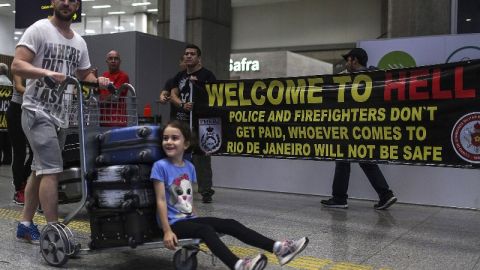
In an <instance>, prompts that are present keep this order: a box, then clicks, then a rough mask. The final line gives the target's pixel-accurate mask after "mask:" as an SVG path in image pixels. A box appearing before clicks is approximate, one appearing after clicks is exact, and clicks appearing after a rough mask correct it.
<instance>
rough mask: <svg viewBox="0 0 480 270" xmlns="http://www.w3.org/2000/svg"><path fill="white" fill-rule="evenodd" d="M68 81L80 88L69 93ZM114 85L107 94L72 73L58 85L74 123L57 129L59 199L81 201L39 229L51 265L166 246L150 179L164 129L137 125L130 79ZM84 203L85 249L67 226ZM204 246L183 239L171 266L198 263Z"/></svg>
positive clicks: (44, 254) (193, 266)
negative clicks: (87, 234) (60, 163)
mask: <svg viewBox="0 0 480 270" xmlns="http://www.w3.org/2000/svg"><path fill="white" fill-rule="evenodd" d="M82 84H83V85H87V84H88V83H82ZM68 85H74V86H75V89H76V90H75V91H67V90H66V89H67V86H68ZM93 89H94V88H93ZM109 91H110V94H109V95H108V96H104V95H99V94H98V92H97V91H96V90H91V89H89V88H88V89H87V88H85V89H83V88H82V85H81V84H80V82H79V81H78V80H76V79H75V78H73V77H67V79H66V80H65V81H64V82H63V83H62V85H60V86H59V87H58V92H59V93H62V95H61V96H63V104H62V106H64V111H65V112H66V115H65V119H66V121H68V123H69V126H68V127H65V129H63V131H62V132H60V134H59V138H60V141H61V143H62V142H63V144H64V145H65V147H64V151H63V153H62V155H63V157H64V160H65V161H66V162H64V172H63V173H62V175H61V176H60V180H59V203H72V202H78V206H77V207H76V208H75V209H74V211H73V212H71V213H69V214H68V215H67V217H66V218H65V219H64V221H63V223H58V224H54V225H50V224H49V225H46V226H45V228H44V229H43V230H42V232H41V235H40V252H41V254H42V257H43V258H44V259H45V261H46V262H47V263H48V264H50V265H52V266H62V265H64V264H65V263H66V262H67V261H68V259H69V258H70V257H74V256H76V255H78V254H90V253H94V252H100V251H117V250H122V249H130V248H136V249H152V248H162V247H164V245H163V241H162V240H163V239H162V237H161V231H160V229H159V227H158V225H157V222H156V217H155V213H156V210H155V207H156V204H155V194H154V190H153V185H152V183H151V181H150V170H151V167H152V164H153V162H155V161H156V160H158V159H160V158H161V157H162V156H163V151H162V149H161V140H160V134H161V128H160V127H158V126H138V115H137V104H136V93H135V89H134V88H133V87H132V86H131V85H130V84H124V85H122V86H121V87H120V89H114V87H111V89H109ZM122 91H127V95H125V94H121V93H122ZM77 139H78V143H76V140H77ZM72 145H73V147H72ZM75 145H77V146H78V147H75ZM75 153H77V154H75ZM75 156H78V157H79V160H76V159H75ZM84 206H85V207H86V209H87V211H88V214H89V216H90V229H91V241H90V243H89V245H88V248H82V247H81V246H80V244H79V243H78V242H77V241H76V239H75V236H74V233H73V232H72V231H71V230H70V229H69V228H68V226H67V225H68V223H69V222H70V221H71V220H72V219H73V218H74V217H75V216H76V215H77V214H78V212H79V211H80V210H81V209H82V208H83V207H84ZM199 244H200V240H199V239H181V240H179V246H181V247H182V248H181V249H179V250H177V252H175V254H174V257H173V263H174V268H175V269H196V267H197V258H196V254H197V253H198V251H199V250H200V249H199Z"/></svg>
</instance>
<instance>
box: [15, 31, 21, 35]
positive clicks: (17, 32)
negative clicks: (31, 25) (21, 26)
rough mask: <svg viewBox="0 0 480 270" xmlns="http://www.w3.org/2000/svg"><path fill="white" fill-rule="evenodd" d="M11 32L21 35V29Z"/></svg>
mask: <svg viewBox="0 0 480 270" xmlns="http://www.w3.org/2000/svg"><path fill="white" fill-rule="evenodd" d="M13 33H14V34H15V35H21V34H23V32H22V31H15V32H13Z"/></svg>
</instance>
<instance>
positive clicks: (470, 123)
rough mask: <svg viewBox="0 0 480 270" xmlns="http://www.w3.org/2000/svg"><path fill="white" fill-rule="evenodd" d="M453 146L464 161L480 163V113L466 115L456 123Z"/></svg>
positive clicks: (453, 131)
mask: <svg viewBox="0 0 480 270" xmlns="http://www.w3.org/2000/svg"><path fill="white" fill-rule="evenodd" d="M452 146H453V149H454V150H455V152H456V153H457V155H458V156H459V157H460V158H462V159H463V160H465V161H468V162H470V163H480V112H473V113H469V114H466V115H464V116H462V117H461V118H460V119H459V120H458V121H457V122H456V123H455V125H454V126H453V130H452Z"/></svg>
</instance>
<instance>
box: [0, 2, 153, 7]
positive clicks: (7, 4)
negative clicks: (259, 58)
mask: <svg viewBox="0 0 480 270" xmlns="http://www.w3.org/2000/svg"><path fill="white" fill-rule="evenodd" d="M148 4H150V3H148ZM9 6H11V5H10V4H9V3H6V4H0V7H9ZM132 6H133V4H132Z"/></svg>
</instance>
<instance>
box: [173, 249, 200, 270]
mask: <svg viewBox="0 0 480 270" xmlns="http://www.w3.org/2000/svg"><path fill="white" fill-rule="evenodd" d="M197 264H198V260H197V252H195V251H190V250H188V249H185V248H182V249H179V250H177V251H176V252H175V254H174V255H173V269H175V270H196V269H197Z"/></svg>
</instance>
